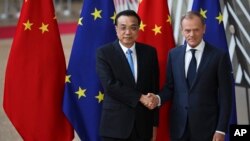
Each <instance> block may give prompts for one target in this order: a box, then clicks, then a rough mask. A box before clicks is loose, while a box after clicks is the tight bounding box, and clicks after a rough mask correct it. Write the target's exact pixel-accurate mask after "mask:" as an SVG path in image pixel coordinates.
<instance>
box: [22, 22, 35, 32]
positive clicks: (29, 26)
mask: <svg viewBox="0 0 250 141" xmlns="http://www.w3.org/2000/svg"><path fill="white" fill-rule="evenodd" d="M23 25H24V31H25V30H27V29H28V30H31V26H32V25H33V23H30V21H29V20H27V22H26V23H23Z"/></svg>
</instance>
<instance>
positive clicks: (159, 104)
mask: <svg viewBox="0 0 250 141" xmlns="http://www.w3.org/2000/svg"><path fill="white" fill-rule="evenodd" d="M156 97H157V98H158V100H159V103H158V105H157V106H158V107H160V106H161V98H160V96H159V95H156Z"/></svg>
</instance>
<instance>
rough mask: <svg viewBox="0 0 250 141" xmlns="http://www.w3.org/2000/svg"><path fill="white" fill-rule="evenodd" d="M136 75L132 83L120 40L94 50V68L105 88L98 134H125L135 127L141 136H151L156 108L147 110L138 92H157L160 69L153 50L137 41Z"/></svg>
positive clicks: (122, 135)
mask: <svg viewBox="0 0 250 141" xmlns="http://www.w3.org/2000/svg"><path fill="white" fill-rule="evenodd" d="M135 49H136V54H137V65H138V77H137V83H135V80H134V77H133V74H132V72H131V70H130V67H129V64H128V61H127V59H126V56H125V54H124V52H123V51H122V49H121V47H120V45H119V41H118V40H116V41H115V42H113V43H110V44H107V45H104V46H103V47H101V48H99V49H98V50H97V55H96V56H97V57H96V70H97V73H98V75H99V78H100V80H101V83H102V86H103V88H104V95H105V96H104V101H103V107H102V116H101V123H100V135H101V136H105V137H112V138H122V139H125V138H128V137H129V135H130V134H131V132H132V129H133V128H134V127H135V129H136V130H137V133H138V135H139V136H140V137H142V138H147V139H148V138H151V137H152V128H153V124H157V122H158V117H157V116H158V113H157V110H148V109H147V108H146V107H145V106H143V105H142V104H141V103H140V102H139V99H140V96H141V94H147V93H148V92H158V91H159V90H158V89H159V78H158V77H159V69H158V60H157V54H156V50H155V49H154V48H153V47H150V46H148V45H145V44H141V43H136V45H135Z"/></svg>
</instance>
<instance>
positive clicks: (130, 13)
mask: <svg viewBox="0 0 250 141" xmlns="http://www.w3.org/2000/svg"><path fill="white" fill-rule="evenodd" d="M121 16H133V17H136V19H137V21H138V25H140V23H141V18H140V17H139V15H138V14H137V13H136V12H135V11H134V10H124V11H121V12H119V13H118V14H117V15H116V17H115V25H117V20H118V18H119V17H121Z"/></svg>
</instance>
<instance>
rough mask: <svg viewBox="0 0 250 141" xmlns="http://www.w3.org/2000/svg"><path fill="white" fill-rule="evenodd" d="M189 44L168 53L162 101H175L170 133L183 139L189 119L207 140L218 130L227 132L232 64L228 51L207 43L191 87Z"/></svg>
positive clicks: (230, 99) (197, 134) (199, 134)
mask: <svg viewBox="0 0 250 141" xmlns="http://www.w3.org/2000/svg"><path fill="white" fill-rule="evenodd" d="M185 52H186V45H182V46H180V47H176V48H174V49H172V50H171V51H170V53H169V56H168V65H167V78H166V84H165V86H164V88H163V90H162V91H161V93H160V94H159V95H160V97H161V102H162V103H164V102H165V101H166V100H169V99H171V100H172V107H171V110H170V135H171V137H172V138H180V137H181V136H182V135H183V133H184V131H185V128H186V124H187V122H188V124H189V127H190V128H189V129H190V131H191V133H192V134H195V135H196V136H197V137H198V138H200V139H201V140H203V141H205V140H206V139H208V138H211V137H212V136H213V134H214V133H215V131H216V130H218V131H223V132H226V131H227V128H228V124H229V119H230V113H231V103H232V102H231V101H232V93H233V90H234V89H233V85H232V84H233V75H232V67H231V62H230V58H229V54H228V52H227V51H224V50H221V49H219V48H215V47H212V46H211V45H209V44H208V43H205V48H204V52H203V55H202V58H201V62H200V64H199V67H198V70H197V74H196V77H195V80H194V82H193V84H192V86H191V87H190V88H188V84H187V81H186V76H185V67H184V66H185Z"/></svg>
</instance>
